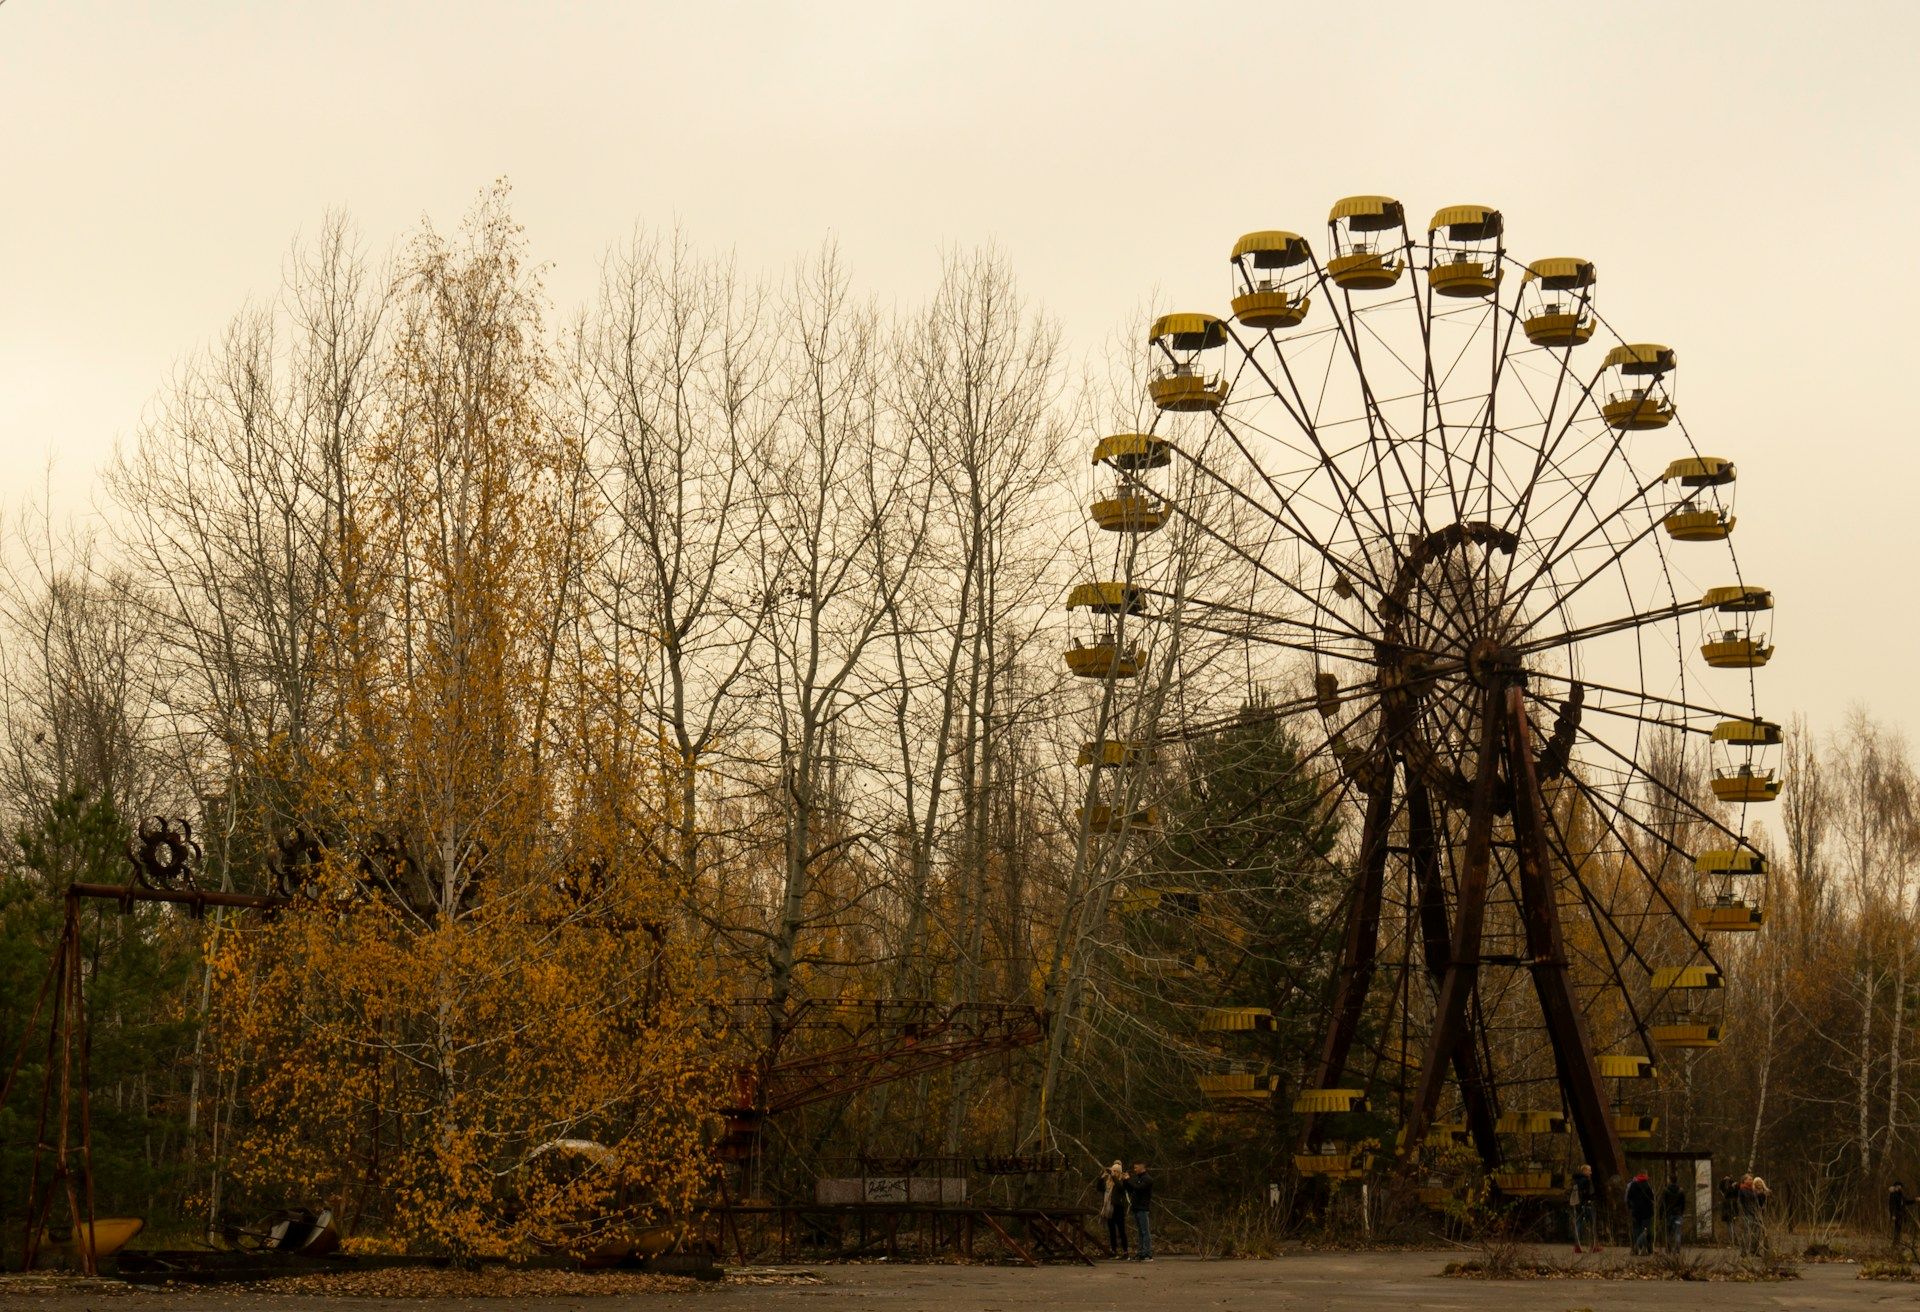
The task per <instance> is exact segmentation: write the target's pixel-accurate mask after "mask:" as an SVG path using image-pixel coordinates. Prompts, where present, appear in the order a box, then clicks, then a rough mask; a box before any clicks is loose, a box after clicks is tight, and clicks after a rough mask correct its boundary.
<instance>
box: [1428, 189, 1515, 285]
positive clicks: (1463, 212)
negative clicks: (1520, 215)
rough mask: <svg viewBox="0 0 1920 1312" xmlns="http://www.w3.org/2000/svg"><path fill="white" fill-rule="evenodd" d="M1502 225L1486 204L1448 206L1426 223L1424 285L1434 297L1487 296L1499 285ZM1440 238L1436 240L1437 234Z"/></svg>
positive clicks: (1499, 218) (1497, 214)
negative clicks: (1425, 281)
mask: <svg viewBox="0 0 1920 1312" xmlns="http://www.w3.org/2000/svg"><path fill="white" fill-rule="evenodd" d="M1505 228H1506V225H1505V223H1504V221H1503V220H1502V219H1501V217H1500V211H1499V210H1496V209H1494V208H1492V207H1491V206H1488V205H1449V206H1447V207H1446V208H1445V209H1443V210H1440V211H1439V212H1437V213H1436V214H1435V215H1434V216H1433V218H1432V220H1431V221H1430V222H1429V223H1428V224H1427V249H1428V252H1429V255H1430V258H1429V260H1428V263H1427V286H1428V287H1429V288H1431V289H1432V290H1433V293H1434V294H1435V295H1436V296H1458V297H1473V296H1491V295H1493V293H1494V292H1496V291H1498V290H1499V288H1500V276H1501V273H1502V269H1501V267H1500V264H1501V258H1502V255H1503V252H1502V250H1501V246H1500V235H1501V233H1502V232H1504V231H1505ZM1442 233H1444V234H1445V239H1444V240H1436V238H1437V237H1438V235H1439V234H1442Z"/></svg>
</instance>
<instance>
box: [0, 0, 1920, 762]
mask: <svg viewBox="0 0 1920 1312" xmlns="http://www.w3.org/2000/svg"><path fill="white" fill-rule="evenodd" d="M1917 45H1920V6H1916V5H1912V4H1905V3H1891V2H1890V3H1885V4H1879V5H1868V4H1853V5H1849V4H1839V3H1827V4H1822V5H1807V4H1805V3H1796V4H1792V5H1787V4H1770V3H1757V2H1755V0H1746V2H1744V3H1733V4H1718V3H1713V4H1709V3H1701V2H1700V0H1684V2H1683V3H1673V2H1672V0H1668V3H1661V4H1631V5H1621V4H1592V3H1583V4H1577V5H1576V4H1547V3H1543V2H1542V0H1532V2H1531V3H1525V4H1512V5H1506V4H1483V5H1472V4H1468V5H1460V4H1447V5H1439V4H1429V5H1418V4H1396V3H1375V4H1371V5H1367V6H1356V5H1343V4H1320V5H1304V4H1288V3H1280V2H1278V0H1266V3H1260V4H1248V5H1209V4H1204V3H1186V4H1166V3H1158V4H1153V5H1146V4H1128V3H1115V2H1113V0H1107V2H1106V3H1087V4H1078V3H1076V4H1064V3H1059V4H1056V3H1048V2H1047V0H1024V2H1023V3H1013V4H997V3H980V2H979V0H975V2H974V3H969V4H942V5H931V4H919V3H910V2H907V0H893V3H887V4H871V5H869V4H857V5H856V4H835V3H830V2H826V0H814V2H813V3H807V4H798V3H795V4H772V3H759V4H724V3H716V2H714V0H682V2H679V3H673V4H643V3H626V4H614V3H600V4H595V3H577V4H568V5H557V4H555V5H532V4H506V3H492V2H480V0H469V2H468V3H461V4H424V3H422V4H403V3H393V4H372V3H352V2H351V0H328V2H326V3H308V4H292V3H279V2H275V3H267V2H265V0H261V2H259V3H252V4H246V3H235V2H226V0H222V2H219V3H215V2H212V0H171V2H170V3H166V4H139V3H133V0H120V2H119V3H112V4H104V3H82V2H80V0H3V2H0V472H3V473H4V475H5V478H4V481H0V496H3V497H4V500H5V501H6V504H7V506H8V507H9V509H10V508H11V507H12V506H13V505H14V504H15V503H16V502H17V500H18V498H19V497H20V496H21V495H22V494H23V493H24V492H25V491H27V490H29V489H30V488H31V486H33V485H34V484H36V483H37V482H38V480H39V479H40V478H41V475H42V471H43V469H44V467H45V465H46V463H47V462H48V460H49V459H50V458H51V459H52V461H53V462H54V473H53V480H54V488H55V493H56V499H57V501H58V503H59V504H60V505H61V506H63V507H66V508H69V509H72V508H76V507H77V508H84V507H85V506H86V505H87V503H88V501H89V499H90V498H91V497H92V495H93V491H92V483H93V476H94V471H95V470H96V468H97V467H98V466H99V465H100V463H101V462H102V461H103V460H104V459H105V458H106V457H107V456H108V455H109V454H110V452H111V451H112V449H113V447H114V444H115V442H116V441H118V440H121V439H122V438H124V437H125V436H127V435H128V434H130V433H131V432H132V431H133V430H134V428H135V427H136V425H137V424H138V421H139V418H140V415H141V413H142V409H143V407H144V406H145V405H146V404H147V403H148V402H149V400H150V398H151V397H152V396H153V395H154V393H155V392H156V390H157V389H158V388H159V386H160V385H161V383H162V382H163V381H164V379H165V378H166V376H167V374H168V372H169V370H170V369H171V368H172V367H173V366H174V364H175V362H176V361H178V360H179V359H180V358H182V357H183V356H184V355H186V354H188V353H189V352H191V351H192V350H194V349H195V348H196V347H198V346H199V345H200V344H201V343H203V342H205V341H206V340H207V339H208V338H209V337H210V336H211V335H213V334H214V333H216V332H217V331H218V330H219V328H220V327H221V325H222V324H223V323H224V321H225V320H226V319H227V318H228V317H229V316H230V315H231V314H232V313H233V312H234V311H235V310H236V309H237V308H239V307H240V306H241V305H242V303H244V302H245V301H246V300H247V299H248V298H249V297H265V296H269V295H271V294H272V293H273V291H274V290H275V288H276V286H277V283H278V279H279V272H280V266H281V261H282V259H283V257H284V255H285V252H286V249H287V247H288V245H289V242H290V241H291V240H292V238H293V237H294V236H296V235H297V234H298V233H300V232H302V231H307V232H311V231H312V230H313V229H314V227H315V226H316V223H317V221H318V219H319V218H320V216H321V215H322V214H323V213H324V212H325V211H326V210H327V209H328V208H329V207H344V208H346V209H348V210H350V211H351V212H352V213H353V215H354V216H355V217H356V218H357V219H358V221H359V223H360V224H361V226H362V227H363V229H364V230H365V232H366V233H367V234H368V236H369V238H370V239H372V241H373V242H374V244H375V245H376V246H377V247H379V248H385V247H386V246H387V245H389V244H390V243H391V242H392V241H393V240H394V239H395V238H396V237H397V236H399V235H401V234H403V233H404V232H405V231H406V230H407V229H409V228H410V227H411V226H412V225H413V224H415V223H416V222H417V221H418V220H419V219H420V217H421V216H423V215H430V216H432V217H433V218H434V219H435V220H436V221H438V222H440V223H442V224H443V225H446V226H450V225H451V224H453V223H454V222H456V221H457V219H458V218H459V215H460V214H461V212H462V211H463V210H464V209H465V208H466V207H467V205H468V204H469V203H470V202H471V200H472V199H473V198H474V196H475V195H476V193H477V192H478V190H479V189H480V188H481V187H482V186H484V185H485V184H486V183H487V182H488V181H489V180H490V179H492V178H494V177H496V176H498V175H503V174H504V175H507V176H508V177H510V178H511V179H512V181H513V184H514V187H515V194H516V210H517V212H518V213H519V215H520V216H521V218H522V220H523V221H524V222H525V224H526V225H527V227H528V230H529V235H530V236H531V238H532V240H533V242H534V244H535V247H536V250H537V252H538V254H539V255H540V256H542V257H543V258H545V259H547V260H550V261H552V263H553V265H554V269H553V273H552V276H551V279H550V287H551V290H552V292H553V294H554V297H555V300H556V301H557V303H558V304H559V306H560V307H561V308H562V309H563V310H564V309H569V308H571V307H572V306H574V305H576V304H578V303H579V302H580V301H581V300H582V299H584V297H585V295H586V293H587V289H588V288H589V286H590V285H591V281H592V278H593V274H594V269H595V264H596V262H597V260H598V258H599V255H600V252H601V251H602V250H603V248H604V247H605V246H606V245H607V244H608V243H609V242H610V241H613V240H616V239H619V238H621V237H622V236H623V235H624V234H626V233H627V232H628V231H630V230H631V229H632V228H633V227H634V226H635V225H636V224H639V225H643V226H649V227H660V226H668V225H672V224H674V223H679V224H680V225H682V226H683V227H684V228H685V230H686V231H687V233H688V235H689V236H691V237H692V238H693V239H695V240H696V241H698V242H701V243H704V244H707V245H710V246H717V247H723V248H732V249H734V250H736V251H737V252H738V254H739V256H740V259H741V261H742V263H743V264H744V265H746V266H747V267H749V268H751V269H757V270H766V271H771V272H776V273H777V272H778V271H779V270H781V269H782V268H783V267H784V266H785V265H786V264H787V263H788V262H789V261H791V260H792V259H793V258H794V257H795V256H796V255H797V254H799V253H800V252H802V251H804V250H806V249H808V248H810V247H812V246H814V245H816V244H817V243H818V242H819V241H820V239H821V238H822V237H823V236H826V235H828V234H832V235H834V236H835V237H837V239H838V240H839V242H840V243H841V246H842V249H843V251H844V253H845V255H846V257H847V259H848V262H849V263H850V265H851V266H852V267H853V269H854V270H855V272H856V274H857V276H858V278H859V279H860V281H861V283H862V284H863V286H864V288H865V289H866V290H868V291H870V292H872V293H874V294H875V295H877V296H879V297H880V298H881V299H882V300H883V301H885V302H889V303H891V302H896V301H898V302H901V303H906V302H910V301H912V300H913V299H915V298H917V297H918V296H919V295H920V294H921V293H922V292H923V291H924V290H925V289H926V288H927V287H928V286H929V285H930V284H931V282H932V280H933V278H934V276H935V274H936V271H937V265H938V260H939V253H940V250H941V248H942V247H943V246H946V245H951V244H955V243H959V244H964V245H973V244H976V243H980V242H984V241H988V240H992V241H995V242H997V243H999V244H1000V245H1001V246H1002V247H1003V248H1004V249H1005V250H1006V251H1007V253H1008V254H1009V255H1010V256H1011V258H1012V260H1013V262H1014V265H1015V267H1016V269H1017V271H1018V273H1019V275H1020V277H1021V278H1022V280H1023V283H1024V285H1025V288H1026V290H1027V291H1028V292H1029V293H1030V294H1031V295H1032V296H1033V297H1035V298H1036V299H1038V300H1039V301H1041V302H1043V303H1044V304H1045V305H1046V306H1047V307H1048V308H1049V309H1050V310H1051V311H1052V312H1053V313H1054V314H1055V315H1056V316H1057V317H1058V319H1059V320H1060V322H1061V324H1062V326H1063V328H1064V329H1065V332H1066V335H1067V339H1068V343H1069V345H1070V346H1072V347H1073V348H1075V349H1076V350H1085V351H1091V350H1095V349H1098V348H1099V347H1100V346H1101V344H1102V343H1103V342H1104V341H1105V339H1106V338H1107V337H1108V336H1109V334H1111V333H1112V332H1113V331H1115V330H1116V329H1117V328H1120V327H1122V326H1124V327H1125V328H1126V329H1127V330H1128V331H1129V332H1131V331H1132V330H1133V329H1134V327H1135V325H1133V324H1132V323H1131V322H1130V314H1131V312H1132V311H1133V310H1134V308H1135V307H1136V306H1138V305H1139V304H1140V303H1141V302H1142V301H1143V299H1144V298H1145V297H1146V296H1147V294H1148V293H1149V292H1150V291H1152V290H1154V289H1155V288H1158V289H1160V291H1161V292H1162V293H1163V294H1164V299H1165V301H1166V305H1167V308H1211V309H1219V308H1220V306H1221V303H1222V302H1223V301H1224V299H1225V276H1224V275H1225V264H1224V259H1225V254H1226V248H1227V247H1228V245H1230V243H1231V242H1232V241H1233V239H1234V238H1235V237H1236V236H1237V235H1238V234H1240V233H1241V232H1243V231H1245V230H1248V229H1251V228H1259V227H1268V226H1274V227H1289V228H1295V229H1298V230H1300V231H1302V232H1306V233H1308V234H1310V235H1311V236H1313V237H1314V239H1315V240H1316V242H1317V241H1318V240H1319V238H1320V236H1321V235H1322V234H1323V233H1324V231H1325V228H1324V224H1325V219H1326V209H1327V206H1328V204H1329V203H1330V202H1331V201H1332V200H1333V199H1335V198H1336V197H1339V196H1342V195H1345V194H1348V193H1352V192H1361V191H1383V192H1387V193H1390V194H1393V195H1396V196H1399V197H1400V198H1402V199H1403V200H1404V201H1405V202H1406V204H1407V209H1408V212H1409V217H1410V218H1415V219H1423V218H1424V217H1425V215H1426V214H1427V213H1429V212H1430V211H1431V210H1432V209H1434V208H1436V207H1438V206H1439V205H1442V204H1446V203H1452V202H1462V201H1474V202H1483V203H1487V204H1493V205H1497V206H1499V207H1500V208H1501V209H1502V210H1503V211H1504V213H1505V215H1506V218H1507V231H1508V243H1509V246H1510V248H1511V249H1513V250H1514V252H1515V253H1516V254H1517V255H1519V256H1521V257H1522V258H1531V257H1533V256H1536V255H1549V254H1551V255H1560V254H1578V255H1583V256H1586V257H1587V258H1589V259H1592V260H1594V261H1595V262H1596V263H1597V265H1598V268H1599V272H1600V284H1599V296H1600V305H1601V308H1602V310H1603V312H1604V313H1605V314H1606V316H1607V318H1608V320H1609V321H1610V322H1611V323H1612V324H1613V325H1614V326H1616V327H1617V328H1618V329H1619V330H1620V331H1621V332H1622V333H1623V334H1625V335H1626V336H1627V337H1628V338H1629V339H1636V338H1637V339H1643V340H1648V339H1650V340H1656V341H1663V342H1667V343H1670V344H1671V345H1673V346H1674V347H1676V348H1677V350H1678V352H1679V358H1680V370H1679V374H1678V395H1679V397H1680V401H1681V406H1682V410H1683V413H1684V415H1685V417H1686V420H1687V424H1688V428H1689V430H1690V431H1691V432H1692V433H1693V435H1694V437H1695V439H1696V441H1698V442H1699V443H1700V445H1701V448H1702V449H1703V450H1708V451H1712V452H1714V453H1716V454H1722V455H1726V456H1731V457H1733V458H1734V459H1736V460H1737V461H1738V462H1739V468H1740V498H1739V515H1740V524H1739V529H1738V531H1737V534H1736V538H1735V542H1736V545H1737V547H1738V550H1739V554H1740V560H1741V567H1742V572H1743V573H1744V574H1745V576H1746V577H1747V578H1748V579H1749V580H1751V581H1757V582H1761V583H1764V584H1766V585H1767V586H1770V587H1771V588H1773V589H1774V590H1775V592H1776V594H1777V596H1778V599H1779V605H1780V610H1779V613H1778V621H1777V626H1776V628H1777V632H1778V636H1779V639H1780V654H1779V655H1778V656H1777V657H1776V658H1775V660H1774V662H1773V664H1772V665H1771V666H1769V667H1768V669H1767V670H1765V671H1764V672H1763V674H1762V681H1761V697H1762V703H1761V709H1762V711H1763V713H1767V714H1770V715H1773V716H1774V717H1775V718H1779V719H1785V718H1787V716H1789V715H1790V714H1792V713H1793V712H1794V711H1804V712H1806V713H1807V714H1808V715H1809V716H1811V717H1812V719H1813V720H1814V722H1815V723H1816V725H1817V726H1820V727H1831V726H1833V725H1834V724H1836V723H1837V722H1838V721H1839V719H1840V717H1841V716H1842V715H1843V714H1844V713H1845V711H1846V709H1847V707H1848V706H1849V705H1850V704H1852V703H1854V702H1857V701H1859V702H1865V703H1866V704H1868V705H1870V706H1871V708H1872V709H1873V710H1875V711H1876V712H1877V713H1879V714H1880V715H1881V716H1882V717H1883V718H1885V719H1888V720H1890V721H1892V722H1895V723H1897V724H1899V725H1901V726H1903V727H1904V728H1905V729H1906V730H1907V731H1908V732H1909V733H1912V732H1913V731H1915V730H1916V729H1920V690H1916V681H1915V679H1914V678H1913V677H1912V673H1911V671H1912V668H1913V666H1914V663H1915V655H1916V652H1915V648H1916V643H1917V641H1920V621H1916V619H1915V615H1916V610H1915V588H1914V585H1913V582H1912V579H1913V577H1914V566H1915V563H1916V557H1920V527H1917V526H1916V524H1917V517H1916V513H1915V508H1916V505H1917V504H1920V497H1917V496H1916V494H1915V481H1916V475H1917V474H1920V451H1917V450H1916V442H1915V437H1916V434H1915V431H1914V430H1915V423H1914V419H1913V413H1914V401H1915V395H1916V387H1917V386H1920V382H1917V381H1916V374H1920V358H1917V353H1916V349H1915V348H1916V345H1920V343H1917V342H1916V338H1917V337H1920V257H1916V254H1915V243H1914V240H1913V235H1912V229H1913V208H1914V202H1915V199H1916V188H1920V176H1917V174H1920V169H1917V168H1916V160H1917V159H1920V145H1916V132H1917V131H1920V103H1917V102H1920V93H1917V92H1916V82H1917V81H1920V79H1916V76H1915V63H1914V60H1915V56H1914V50H1915V49H1916V46H1917ZM1090 436H1091V435H1090ZM1074 472H1075V473H1076V474H1077V471H1074Z"/></svg>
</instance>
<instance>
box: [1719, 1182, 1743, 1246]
mask: <svg viewBox="0 0 1920 1312" xmlns="http://www.w3.org/2000/svg"><path fill="white" fill-rule="evenodd" d="M1720 1227H1721V1229H1723V1230H1725V1231H1726V1232H1727V1238H1728V1239H1730V1240H1733V1241H1735V1242H1736V1243H1737V1242H1738V1241H1739V1238H1740V1182H1739V1181H1738V1180H1736V1179H1734V1178H1733V1177H1732V1176H1730V1175H1723V1176H1721V1177H1720Z"/></svg>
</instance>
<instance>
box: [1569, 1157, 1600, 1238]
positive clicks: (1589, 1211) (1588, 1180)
mask: <svg viewBox="0 0 1920 1312" xmlns="http://www.w3.org/2000/svg"><path fill="white" fill-rule="evenodd" d="M1567 1202H1568V1204H1569V1205H1571V1207H1572V1208H1573V1251H1574V1252H1576V1253H1582V1252H1585V1251H1587V1249H1588V1248H1590V1249H1592V1250H1593V1251H1594V1252H1596V1253H1597V1252H1599V1251H1600V1235H1599V1232H1597V1231H1596V1230H1595V1229H1594V1228H1593V1167H1591V1166H1589V1165H1588V1164H1587V1163H1585V1162H1582V1163H1580V1169H1579V1170H1578V1171H1576V1172H1574V1175H1573V1188H1571V1189H1569V1190H1568V1191H1567ZM1583 1244H1584V1245H1586V1247H1585V1248H1583V1247H1581V1245H1583Z"/></svg>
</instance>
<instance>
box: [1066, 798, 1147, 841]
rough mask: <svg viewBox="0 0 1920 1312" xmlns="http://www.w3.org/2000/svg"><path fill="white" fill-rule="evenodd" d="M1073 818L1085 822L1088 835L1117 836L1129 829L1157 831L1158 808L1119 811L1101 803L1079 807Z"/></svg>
mask: <svg viewBox="0 0 1920 1312" xmlns="http://www.w3.org/2000/svg"><path fill="white" fill-rule="evenodd" d="M1074 818H1075V819H1076V820H1080V821H1083V822H1085V824H1086V826H1087V832H1088V833H1090V834H1118V833H1122V832H1124V831H1126V830H1129V829H1158V828H1159V827H1160V808H1159V807H1157V806H1147V807H1142V808H1141V809H1140V810H1138V811H1119V810H1116V809H1114V808H1113V807H1111V806H1107V805H1105V804H1104V803H1101V804H1097V805H1094V806H1083V807H1080V808H1079V809H1077V810H1076V811H1075V812H1074Z"/></svg>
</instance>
